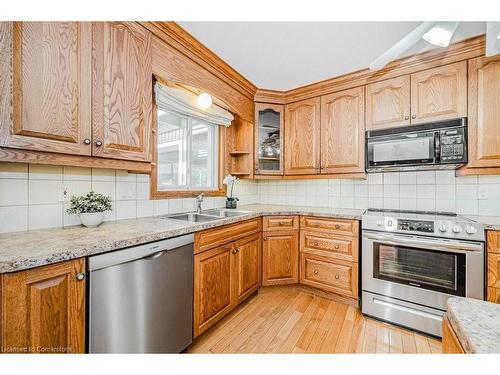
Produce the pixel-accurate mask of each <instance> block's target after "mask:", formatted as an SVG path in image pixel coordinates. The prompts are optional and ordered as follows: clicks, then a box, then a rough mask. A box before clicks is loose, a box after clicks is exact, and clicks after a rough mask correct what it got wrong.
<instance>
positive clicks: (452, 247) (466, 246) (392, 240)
mask: <svg viewBox="0 0 500 375" xmlns="http://www.w3.org/2000/svg"><path fill="white" fill-rule="evenodd" d="M363 236H364V237H365V238H368V239H370V240H376V241H381V242H383V243H385V244H389V245H405V246H412V247H422V246H425V247H426V248H428V249H430V250H438V251H450V252H454V253H462V254H466V253H470V252H483V251H484V249H483V245H482V244H475V243H469V242H443V243H438V242H436V241H430V240H424V239H421V238H406V237H400V236H395V235H379V234H372V233H366V232H364V233H363Z"/></svg>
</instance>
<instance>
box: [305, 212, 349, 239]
mask: <svg viewBox="0 0 500 375" xmlns="http://www.w3.org/2000/svg"><path fill="white" fill-rule="evenodd" d="M300 228H301V229H309V230H316V231H318V230H320V231H322V232H330V233H337V234H343V235H346V236H357V235H358V233H359V223H358V221H357V220H343V219H328V218H324V217H312V216H302V217H301V219H300Z"/></svg>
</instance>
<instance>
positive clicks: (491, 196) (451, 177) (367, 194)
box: [258, 170, 500, 216]
mask: <svg viewBox="0 0 500 375" xmlns="http://www.w3.org/2000/svg"><path fill="white" fill-rule="evenodd" d="M258 194H259V203H263V204H288V205H299V206H326V207H332V208H357V209H366V208H386V209H401V210H424V211H446V212H456V213H459V214H467V215H487V216H500V176H467V177H455V171H453V170H450V171H448V170H444V171H418V172H390V173H374V174H369V175H368V178H367V179H366V180H351V179H343V180H340V179H337V180H326V179H325V180H286V181H276V180H267V181H259V183H258Z"/></svg>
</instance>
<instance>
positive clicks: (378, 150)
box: [366, 118, 467, 172]
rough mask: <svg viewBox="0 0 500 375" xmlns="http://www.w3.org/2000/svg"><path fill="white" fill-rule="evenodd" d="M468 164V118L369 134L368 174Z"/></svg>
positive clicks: (370, 132)
mask: <svg viewBox="0 0 500 375" xmlns="http://www.w3.org/2000/svg"><path fill="white" fill-rule="evenodd" d="M465 164H467V118H459V119H454V120H447V121H440V122H433V123H427V124H421V125H410V126H405V127H400V128H393V129H383V130H373V131H367V132H366V171H367V172H384V171H409V170H422V169H423V170H433V169H455V168H458V167H460V166H462V165H465Z"/></svg>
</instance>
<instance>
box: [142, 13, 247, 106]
mask: <svg viewBox="0 0 500 375" xmlns="http://www.w3.org/2000/svg"><path fill="white" fill-rule="evenodd" d="M139 23H140V24H141V25H142V26H143V27H145V28H146V29H148V30H149V31H151V32H152V33H153V34H154V35H156V36H157V37H158V38H160V39H162V40H163V41H164V42H165V43H167V44H169V45H170V46H171V47H173V48H175V49H176V50H177V51H179V52H181V53H182V54H184V55H185V56H187V57H188V58H189V59H191V60H192V61H194V62H196V63H197V64H198V65H200V66H202V67H203V68H205V69H207V70H208V71H209V72H211V73H212V74H214V75H215V76H216V77H217V78H219V79H221V80H223V81H224V82H226V83H227V84H229V85H230V86H231V87H233V88H234V89H235V90H237V91H238V92H240V93H241V94H243V95H245V96H246V97H247V98H249V99H252V100H253V97H254V95H255V91H256V90H257V87H256V86H255V85H254V84H253V83H252V82H250V81H249V80H248V79H246V78H245V77H244V76H243V75H241V74H240V73H238V72H237V71H236V70H235V69H233V68H232V67H231V66H229V64H227V63H226V62H225V61H224V60H222V59H221V58H220V57H219V56H217V54H215V53H214V52H213V51H211V50H210V49H209V48H207V47H206V46H204V45H203V44H202V43H200V41H198V39H196V38H195V37H193V36H192V35H191V34H189V33H188V32H187V31H186V30H185V29H183V28H182V27H181V26H180V25H178V24H177V23H176V22H139Z"/></svg>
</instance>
